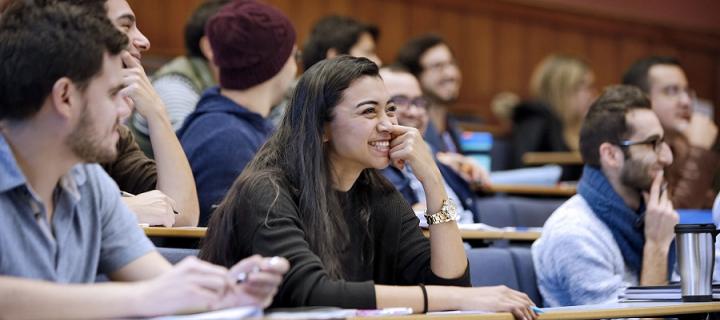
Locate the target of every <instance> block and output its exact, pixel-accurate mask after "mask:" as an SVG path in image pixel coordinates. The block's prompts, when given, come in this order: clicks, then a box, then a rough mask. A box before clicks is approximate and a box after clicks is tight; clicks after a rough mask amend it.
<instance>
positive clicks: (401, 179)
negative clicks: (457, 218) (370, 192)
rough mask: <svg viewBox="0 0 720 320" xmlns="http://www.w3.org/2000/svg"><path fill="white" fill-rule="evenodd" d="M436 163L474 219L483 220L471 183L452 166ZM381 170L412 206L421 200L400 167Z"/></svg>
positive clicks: (476, 220)
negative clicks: (480, 218)
mask: <svg viewBox="0 0 720 320" xmlns="http://www.w3.org/2000/svg"><path fill="white" fill-rule="evenodd" d="M435 163H436V164H437V166H438V169H440V174H442V176H443V179H445V182H446V183H447V184H448V186H450V188H451V189H452V191H454V192H455V194H456V195H457V196H458V198H460V200H461V201H462V206H463V207H464V208H465V209H467V210H470V211H471V212H472V213H473V220H474V221H475V222H481V221H479V217H480V212H479V211H478V208H477V204H476V202H475V200H476V197H477V195H476V194H475V192H474V191H473V190H472V188H471V187H470V185H469V184H468V183H467V182H466V181H465V179H463V178H462V177H461V176H460V175H458V174H457V173H456V172H455V171H454V170H453V169H452V168H450V167H448V166H446V165H444V164H442V163H440V162H439V161H435ZM380 172H381V173H382V174H383V175H384V176H385V178H387V179H388V181H390V183H392V184H393V185H394V186H395V189H397V190H398V192H400V194H401V195H402V196H403V198H405V200H406V201H407V202H408V204H410V205H411V206H412V205H415V204H416V203H418V202H419V201H420V200H419V199H418V196H417V194H415V192H414V191H413V190H412V188H411V187H410V179H409V178H408V177H407V176H405V174H403V172H402V171H401V170H400V169H398V168H396V167H393V166H388V167H387V168H385V169H383V170H381V171H380Z"/></svg>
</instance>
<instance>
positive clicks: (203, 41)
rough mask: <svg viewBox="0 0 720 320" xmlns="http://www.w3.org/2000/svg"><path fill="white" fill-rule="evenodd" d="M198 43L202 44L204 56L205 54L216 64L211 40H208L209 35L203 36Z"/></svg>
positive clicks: (201, 48) (201, 50) (201, 49)
mask: <svg viewBox="0 0 720 320" xmlns="http://www.w3.org/2000/svg"><path fill="white" fill-rule="evenodd" d="M198 44H199V46H200V52H202V54H203V56H205V58H206V59H208V61H210V62H211V63H212V64H215V61H214V60H213V57H214V55H213V51H212V47H211V46H210V40H208V37H207V36H202V37H201V38H200V42H199V43H198Z"/></svg>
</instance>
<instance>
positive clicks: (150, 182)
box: [101, 126, 157, 194]
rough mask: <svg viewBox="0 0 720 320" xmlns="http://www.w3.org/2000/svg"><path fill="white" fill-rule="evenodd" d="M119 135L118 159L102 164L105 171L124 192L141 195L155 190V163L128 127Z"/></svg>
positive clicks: (123, 127) (124, 127)
mask: <svg viewBox="0 0 720 320" xmlns="http://www.w3.org/2000/svg"><path fill="white" fill-rule="evenodd" d="M118 133H120V139H119V140H118V143H117V158H115V160H113V161H112V162H107V163H102V164H101V165H102V167H103V169H105V172H107V173H108V175H109V176H110V177H112V178H113V180H115V183H117V185H118V187H119V188H120V190H122V191H125V192H129V193H132V194H140V193H143V192H148V191H152V190H155V189H156V188H157V165H156V164H155V161H154V160H152V159H150V158H148V157H147V156H145V153H143V151H142V150H141V149H140V146H139V145H138V144H137V142H135V139H134V138H133V135H132V134H131V133H130V129H128V127H126V126H120V127H119V128H118Z"/></svg>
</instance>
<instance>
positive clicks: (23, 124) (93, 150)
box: [0, 1, 288, 319]
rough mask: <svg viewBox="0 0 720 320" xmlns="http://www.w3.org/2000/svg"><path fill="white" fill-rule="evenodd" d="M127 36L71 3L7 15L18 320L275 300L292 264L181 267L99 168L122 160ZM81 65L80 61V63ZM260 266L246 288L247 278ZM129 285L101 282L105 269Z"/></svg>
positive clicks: (8, 281)
mask: <svg viewBox="0 0 720 320" xmlns="http://www.w3.org/2000/svg"><path fill="white" fill-rule="evenodd" d="M127 41H128V40H127V37H125V36H124V35H123V34H122V33H120V32H119V31H117V30H116V29H115V28H114V27H113V26H112V24H111V23H110V22H109V21H108V20H107V18H105V17H102V16H97V15H93V14H89V13H88V12H87V11H84V10H83V9H82V8H80V7H76V6H71V5H68V4H66V3H55V4H53V5H49V6H35V5H32V4H24V3H22V2H20V1H18V2H16V4H14V5H12V6H11V8H10V9H8V11H7V12H5V13H4V14H3V16H2V19H0V43H2V46H0V56H2V57H3V59H4V60H3V66H2V68H0V163H2V165H1V166H0V297H2V298H0V310H2V315H3V317H8V318H32V319H38V318H39V319H50V318H68V319H77V318H118V317H146V316H155V315H166V314H175V313H178V312H187V311H195V310H208V309H216V308H223V307H229V306H237V305H254V306H257V307H264V306H267V305H269V303H270V302H271V300H272V296H273V295H274V292H275V291H276V290H277V286H278V285H279V283H280V281H281V280H282V274H283V273H284V272H286V270H287V269H288V264H287V261H286V260H285V259H282V258H275V259H274V260H273V259H263V258H260V257H259V256H254V257H251V258H248V259H245V260H243V261H241V262H239V263H238V264H237V265H235V266H234V267H233V268H232V269H231V270H230V271H228V270H227V269H225V268H223V267H220V266H215V265H211V264H209V263H206V262H202V261H200V260H198V259H195V258H192V257H190V258H186V259H185V260H183V261H182V262H180V263H179V264H178V265H177V266H175V267H173V266H171V265H170V264H169V263H168V262H167V261H166V260H165V259H164V258H163V257H162V256H161V255H160V254H159V253H158V252H157V251H155V249H154V248H153V246H152V244H151V243H150V241H149V240H148V239H147V237H146V236H145V235H144V234H143V232H142V231H141V229H140V228H139V227H138V226H137V220H136V219H135V217H134V216H133V214H132V213H131V212H130V211H129V209H128V208H127V207H126V206H125V205H124V204H123V203H122V201H121V200H120V190H119V189H118V188H117V185H116V184H115V183H114V182H113V181H112V180H111V179H110V177H108V175H107V174H106V173H105V172H104V171H103V170H102V168H100V167H99V166H98V165H97V164H92V162H98V161H112V160H113V159H114V158H115V157H116V156H117V155H118V150H117V147H116V144H117V141H118V139H119V134H118V130H117V129H118V127H119V126H120V119H122V118H124V117H126V116H127V115H128V114H129V112H130V110H129V108H128V104H127V101H126V100H125V99H124V97H125V96H126V95H127V94H130V92H131V91H132V90H133V88H130V87H128V86H127V83H126V81H125V79H124V78H123V75H124V73H123V61H127V59H128V58H129V57H130V54H129V53H128V52H126V51H123V50H124V49H125V48H126V46H127ZM69 62H72V63H69ZM252 270H258V272H257V273H253V274H251V275H250V276H249V278H247V279H246V280H247V281H246V282H245V283H243V284H239V285H238V284H236V279H238V277H239V276H240V274H241V273H247V272H250V271H252ZM98 272H99V273H103V274H107V275H108V276H109V278H110V279H112V280H116V281H119V282H117V283H102V284H92V282H94V280H95V276H96V274H97V273H98Z"/></svg>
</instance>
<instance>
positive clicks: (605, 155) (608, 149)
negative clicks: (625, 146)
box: [598, 142, 625, 168]
mask: <svg viewBox="0 0 720 320" xmlns="http://www.w3.org/2000/svg"><path fill="white" fill-rule="evenodd" d="M598 149H599V150H598V151H599V154H600V163H601V164H602V165H603V167H610V168H620V167H622V164H623V163H624V162H625V153H623V150H622V149H621V148H620V147H619V146H616V145H614V144H612V143H609V142H603V143H602V144H601V145H600V147H599V148H598Z"/></svg>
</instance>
